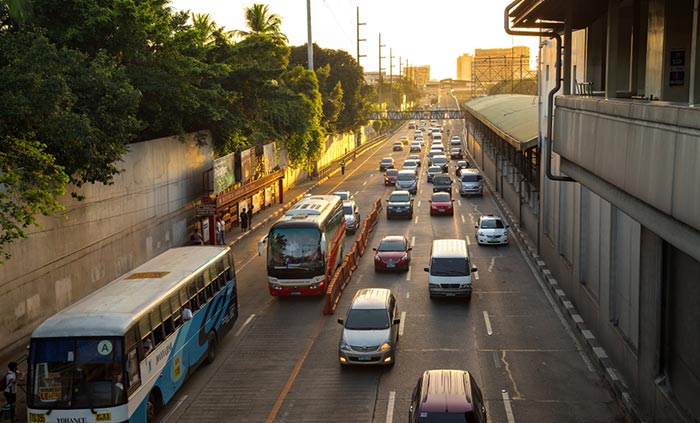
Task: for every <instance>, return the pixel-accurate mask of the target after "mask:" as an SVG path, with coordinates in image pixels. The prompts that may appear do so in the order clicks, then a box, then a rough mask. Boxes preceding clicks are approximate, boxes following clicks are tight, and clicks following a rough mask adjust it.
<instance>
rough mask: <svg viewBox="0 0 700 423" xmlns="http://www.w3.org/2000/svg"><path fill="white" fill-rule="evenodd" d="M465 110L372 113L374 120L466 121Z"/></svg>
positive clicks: (371, 116) (371, 117)
mask: <svg viewBox="0 0 700 423" xmlns="http://www.w3.org/2000/svg"><path fill="white" fill-rule="evenodd" d="M465 118H466V113H465V112H464V110H385V111H381V112H372V113H371V114H370V119H372V120H380V119H384V120H410V119H416V120H419V119H426V120H429V119H465Z"/></svg>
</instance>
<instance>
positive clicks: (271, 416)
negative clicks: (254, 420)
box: [265, 316, 326, 423]
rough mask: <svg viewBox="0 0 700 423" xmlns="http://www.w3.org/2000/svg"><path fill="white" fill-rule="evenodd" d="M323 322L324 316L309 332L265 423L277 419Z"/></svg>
mask: <svg viewBox="0 0 700 423" xmlns="http://www.w3.org/2000/svg"><path fill="white" fill-rule="evenodd" d="M325 321H326V316H321V318H319V319H318V322H317V323H316V327H315V328H314V330H313V332H311V336H310V337H309V341H308V342H307V343H306V347H305V348H304V352H303V353H302V354H301V357H299V360H297V362H296V364H295V365H294V369H293V370H292V374H291V375H289V379H287V384H286V385H284V388H283V389H282V392H280V395H279V397H277V401H276V402H275V405H274V406H273V407H272V410H270V414H268V415H267V419H266V420H265V423H272V422H273V421H274V420H275V417H277V413H278V412H279V411H280V407H282V403H284V399H285V398H286V397H287V394H288V393H289V390H290V389H292V385H293V384H294V380H295V379H296V378H297V375H298V374H299V370H301V366H302V365H303V364H304V361H306V357H307V356H308V355H309V351H311V347H312V346H313V345H314V341H315V340H316V338H317V337H318V334H319V333H320V332H321V328H322V327H323V323H324V322H325Z"/></svg>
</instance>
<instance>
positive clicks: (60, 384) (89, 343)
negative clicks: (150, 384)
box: [27, 337, 138, 409]
mask: <svg viewBox="0 0 700 423" xmlns="http://www.w3.org/2000/svg"><path fill="white" fill-rule="evenodd" d="M122 343H123V341H122V338H110V337H97V338H57V339H39V340H33V341H32V345H31V356H30V357H29V371H30V377H29V381H30V386H29V390H28V391H27V397H28V398H27V399H28V402H29V405H30V406H31V407H33V408H42V409H43V408H48V409H66V408H105V407H113V406H115V405H117V404H120V403H124V402H126V390H127V389H128V384H129V380H128V379H129V378H127V377H125V376H124V374H125V372H124V370H127V372H128V373H127V374H131V373H133V374H134V375H135V376H134V377H135V378H136V379H134V377H131V383H137V382H138V371H136V372H131V371H130V370H128V367H129V366H125V360H124V355H123V348H122ZM133 365H134V366H137V365H138V364H133Z"/></svg>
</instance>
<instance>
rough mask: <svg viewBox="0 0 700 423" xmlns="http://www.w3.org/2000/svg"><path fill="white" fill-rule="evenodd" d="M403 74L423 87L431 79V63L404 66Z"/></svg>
mask: <svg viewBox="0 0 700 423" xmlns="http://www.w3.org/2000/svg"><path fill="white" fill-rule="evenodd" d="M403 76H404V77H405V78H408V80H409V81H413V83H414V84H415V85H416V86H417V87H418V88H422V87H423V86H425V84H427V83H428V81H430V65H424V66H406V67H404V68H403Z"/></svg>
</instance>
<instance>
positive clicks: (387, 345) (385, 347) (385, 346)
mask: <svg viewBox="0 0 700 423" xmlns="http://www.w3.org/2000/svg"><path fill="white" fill-rule="evenodd" d="M390 349H391V343H390V342H385V343H383V344H382V346H381V347H379V351H389V350H390Z"/></svg>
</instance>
